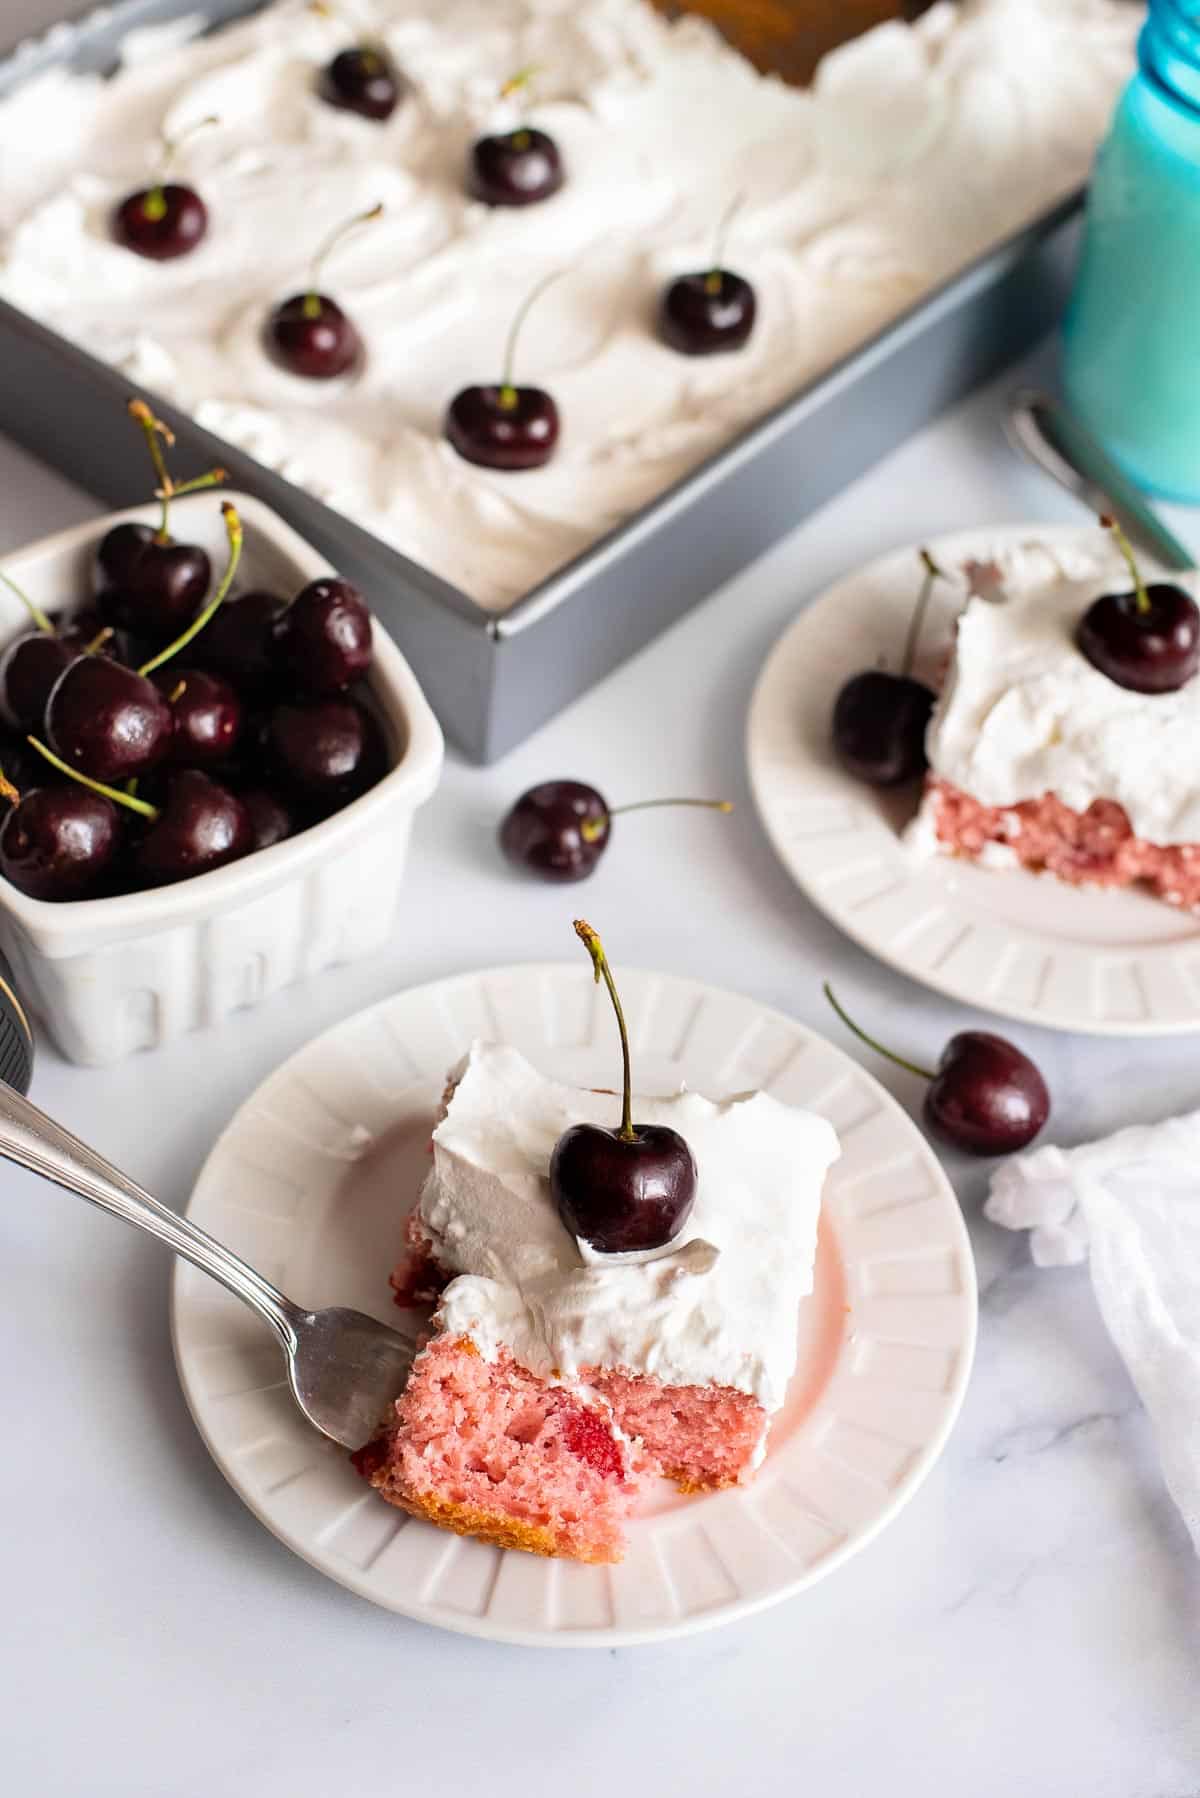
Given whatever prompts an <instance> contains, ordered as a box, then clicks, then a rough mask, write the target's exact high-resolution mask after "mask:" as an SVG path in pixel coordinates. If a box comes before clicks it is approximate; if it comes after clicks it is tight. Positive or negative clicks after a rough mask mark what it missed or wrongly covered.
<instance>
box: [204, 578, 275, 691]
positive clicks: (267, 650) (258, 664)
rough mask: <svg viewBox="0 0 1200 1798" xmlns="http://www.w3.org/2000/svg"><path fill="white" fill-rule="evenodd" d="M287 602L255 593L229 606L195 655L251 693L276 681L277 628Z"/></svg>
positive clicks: (207, 630)
mask: <svg viewBox="0 0 1200 1798" xmlns="http://www.w3.org/2000/svg"><path fill="white" fill-rule="evenodd" d="M286 605H287V601H286V600H285V599H281V598H280V596H279V595H278V594H277V593H267V592H265V591H262V590H260V589H257V588H256V589H254V590H253V591H251V592H249V593H243V594H241V595H240V597H238V598H236V599H227V600H226V601H225V604H224V605H223V606H221V607H220V609H219V610H218V611H217V612H216V613H215V614H214V615H213V617H212V618H210V619H209V621H208V623H207V624H206V625H205V627H204V629H203V630H202V631H201V632H200V635H199V636H198V637H197V638H196V640H195V642H194V643H193V645H192V649H191V653H192V655H193V656H194V658H195V659H196V660H197V661H198V662H201V663H202V664H203V665H204V667H206V668H211V669H212V671H213V673H214V674H223V675H224V676H225V678H226V679H227V680H231V681H234V682H235V683H236V684H237V685H238V686H239V687H241V688H242V689H244V690H245V691H247V692H250V693H262V692H263V691H265V689H266V688H267V687H269V686H271V685H272V684H273V682H274V680H275V675H276V668H275V625H276V622H277V620H278V619H279V618H281V617H282V615H283V611H284V608H285V606H286Z"/></svg>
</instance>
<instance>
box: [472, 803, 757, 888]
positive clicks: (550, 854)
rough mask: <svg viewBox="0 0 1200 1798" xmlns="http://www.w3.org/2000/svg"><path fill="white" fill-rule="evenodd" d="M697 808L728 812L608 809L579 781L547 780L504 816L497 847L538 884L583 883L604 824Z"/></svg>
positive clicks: (729, 806)
mask: <svg viewBox="0 0 1200 1798" xmlns="http://www.w3.org/2000/svg"><path fill="white" fill-rule="evenodd" d="M674 805H684V806H699V807H702V808H704V809H706V810H708V811H714V812H731V811H732V810H733V803H732V801H731V800H728V799H640V800H638V801H636V802H635V803H633V804H631V805H618V806H610V805H609V804H608V802H607V800H606V799H605V798H604V795H603V794H602V793H599V792H597V790H596V788H595V787H590V786H587V785H586V784H585V783H584V782H583V781H579V780H547V781H543V782H542V783H541V784H540V785H539V786H536V787H530V788H529V790H528V791H527V792H525V793H522V794H521V797H520V798H519V799H518V800H517V801H516V802H515V804H514V805H512V806H511V807H510V808H509V810H508V811H507V812H506V814H505V816H504V818H503V820H502V821H501V825H500V847H501V849H502V850H503V852H504V854H505V855H506V856H507V858H508V860H509V861H510V862H512V863H513V864H514V866H516V867H519V868H524V869H525V870H526V871H527V872H528V873H530V874H535V875H537V877H538V878H539V879H540V880H551V881H560V882H566V881H572V880H586V878H587V876H588V875H589V874H591V873H592V872H593V870H594V869H595V867H596V864H597V862H598V861H599V860H600V857H601V855H602V854H603V853H604V851H605V849H606V848H607V846H608V839H609V835H610V820H611V819H613V818H617V817H620V816H622V815H623V814H624V813H626V812H640V811H648V810H651V809H653V808H656V807H659V806H674Z"/></svg>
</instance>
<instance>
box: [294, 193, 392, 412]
mask: <svg viewBox="0 0 1200 1798" xmlns="http://www.w3.org/2000/svg"><path fill="white" fill-rule="evenodd" d="M382 216H383V203H382V201H380V202H378V203H377V204H376V205H374V206H372V207H370V208H369V210H368V211H366V212H361V213H358V214H356V216H355V217H354V218H352V219H347V220H346V221H345V222H344V223H343V224H340V225H339V226H338V228H337V230H336V231H334V232H332V233H331V234H330V236H329V237H327V238H326V240H325V242H324V243H323V244H322V245H321V247H320V248H319V249H318V251H317V253H316V255H315V256H314V257H313V260H312V264H311V266H310V269H309V277H308V286H307V287H306V288H305V290H304V291H303V292H302V293H294V294H292V295H291V296H290V297H289V298H288V299H286V300H281V301H280V303H279V304H278V305H277V306H276V307H275V308H274V310H273V311H272V313H271V315H270V317H269V318H268V319H267V323H266V330H265V339H266V344H267V348H268V350H269V352H270V354H271V355H272V357H273V358H274V360H275V361H276V362H278V363H279V364H280V366H281V367H283V368H286V369H287V370H289V372H290V373H291V374H294V375H301V376H303V377H304V378H305V379H307V380H310V381H330V380H334V379H335V378H336V377H337V376H339V375H344V374H346V373H348V371H349V370H350V369H352V368H353V367H354V366H355V364H356V363H357V362H359V361H360V360H361V357H362V353H363V344H362V339H361V337H360V336H359V334H358V330H357V328H356V327H355V325H354V323H353V321H352V320H351V319H350V318H348V317H347V315H346V313H344V312H343V311H342V308H341V307H340V306H339V305H338V304H337V302H336V300H332V299H330V297H329V295H328V294H324V293H322V292H321V291H320V279H321V274H322V271H323V269H324V267H325V264H326V263H327V262H328V260H329V258H330V257H331V256H332V255H333V253H334V251H335V250H337V249H339V248H340V247H341V245H342V244H343V243H344V242H345V241H346V239H347V238H348V237H350V236H351V235H352V234H353V233H354V232H356V231H357V230H359V228H360V227H361V226H363V225H369V224H372V223H374V221H375V220H376V219H378V218H381V217H382Z"/></svg>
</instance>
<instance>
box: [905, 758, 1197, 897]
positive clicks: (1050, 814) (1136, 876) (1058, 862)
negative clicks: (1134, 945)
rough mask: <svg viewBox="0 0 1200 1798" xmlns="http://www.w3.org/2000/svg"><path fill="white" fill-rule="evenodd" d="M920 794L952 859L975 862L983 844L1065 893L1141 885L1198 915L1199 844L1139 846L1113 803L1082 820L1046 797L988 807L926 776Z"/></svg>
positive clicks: (1100, 803)
mask: <svg viewBox="0 0 1200 1798" xmlns="http://www.w3.org/2000/svg"><path fill="white" fill-rule="evenodd" d="M926 792H927V798H928V802H929V803H932V805H933V807H934V829H935V833H936V836H937V840H938V842H939V844H941V845H942V847H943V848H945V849H947V850H949V851H950V852H951V853H952V854H954V855H962V856H969V857H975V856H978V855H979V854H980V853H981V852H982V851H983V849H984V848H985V847H986V846H987V845H988V844H989V843H1002V844H1003V845H1004V846H1005V848H1007V849H1011V850H1012V852H1013V854H1014V855H1015V856H1016V858H1017V860H1018V861H1019V862H1020V863H1021V865H1022V867H1025V868H1030V869H1033V870H1036V871H1039V872H1040V871H1045V872H1047V873H1050V874H1054V875H1057V877H1058V879H1059V880H1065V881H1067V882H1068V883H1069V884H1070V885H1072V886H1102V887H1128V886H1136V885H1138V884H1145V885H1146V886H1149V887H1150V888H1151V889H1152V890H1153V891H1154V892H1155V893H1156V894H1157V895H1158V897H1159V898H1160V899H1165V900H1166V902H1167V904H1168V905H1176V906H1179V907H1181V908H1182V909H1184V910H1187V911H1191V910H1196V909H1200V844H1197V843H1184V844H1171V845H1169V846H1165V847H1164V846H1163V845H1161V844H1158V843H1147V842H1145V841H1144V840H1143V839H1142V838H1141V837H1138V836H1135V835H1134V832H1133V827H1132V825H1131V824H1130V822H1129V818H1128V816H1127V814H1126V812H1125V810H1124V808H1123V807H1122V806H1120V805H1118V804H1117V803H1116V801H1115V800H1112V799H1096V800H1093V802H1092V804H1091V805H1089V807H1088V809H1087V810H1086V812H1076V811H1072V810H1071V808H1070V806H1067V805H1064V804H1063V803H1062V801H1061V799H1058V798H1056V797H1055V795H1054V794H1053V793H1047V794H1046V796H1045V797H1044V798H1042V799H1027V800H1022V801H1021V803H1020V804H1018V805H1009V806H988V805H981V804H980V803H979V801H978V800H977V799H972V798H971V796H970V794H969V793H964V792H962V791H961V790H960V789H959V788H958V787H954V786H951V785H950V783H949V782H948V781H944V780H938V779H936V778H935V777H934V776H932V775H931V776H930V778H929V781H928V783H927V788H926Z"/></svg>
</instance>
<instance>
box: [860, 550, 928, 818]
mask: <svg viewBox="0 0 1200 1798" xmlns="http://www.w3.org/2000/svg"><path fill="white" fill-rule="evenodd" d="M918 553H919V555H920V558H921V564H922V567H923V569H924V573H923V574H922V577H921V587H920V592H919V593H918V595H917V602H916V605H915V607H914V608H913V612H912V616H911V618H910V620H909V625H908V632H907V635H906V638H905V643H904V655H903V659H902V661H901V664H900V672H899V674H890V673H889V672H888V671H887V669H886V668H871V669H867V670H865V671H864V672H863V673H862V674H856V675H853V676H852V677H851V679H850V680H848V681H847V682H846V684H845V686H844V687H843V688H842V689H841V691H840V692H839V694H838V696H837V700H836V701H835V703H834V708H833V747H834V752H835V753H836V755H837V758H838V760H839V761H840V762H841V764H842V766H843V767H844V768H845V769H846V770H847V772H848V773H850V774H853V775H854V776H855V778H856V779H858V780H862V781H866V782H867V784H868V785H870V786H874V787H894V786H900V785H902V784H903V783H904V782H905V781H908V780H912V779H914V778H915V777H916V776H917V775H918V774H923V773H924V772H925V769H926V768H927V767H928V765H929V763H928V760H927V758H926V754H925V734H926V731H927V730H928V728H929V720H930V718H931V717H932V716H933V708H934V705H935V704H936V703H937V695H936V694H935V693H934V692H933V690H932V688H930V687H927V686H926V685H925V683H924V681H919V680H917V679H916V678H915V677H914V675H913V665H914V663H915V661H916V655H917V647H918V644H919V643H920V639H921V632H922V630H923V628H924V624H925V616H926V613H927V612H928V609H929V601H930V598H931V596H932V594H933V589H934V585H935V583H936V582H937V581H939V580H944V579H945V576H944V575H943V573H942V570H941V569H940V568H939V567H938V565H937V563H936V562H935V561H934V559H933V557H932V556H931V555H930V553H929V551H928V550H927V549H922V550H920V551H919V552H918Z"/></svg>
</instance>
